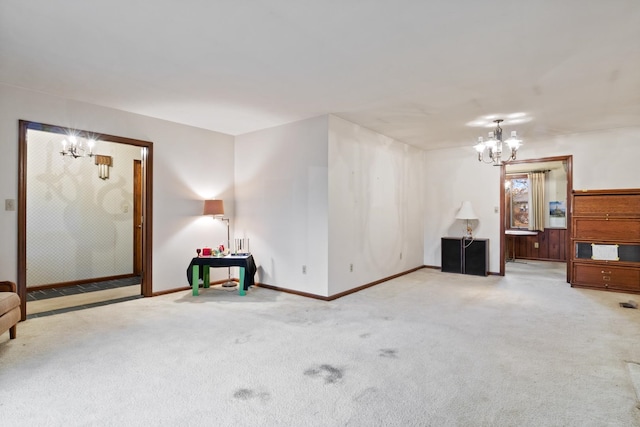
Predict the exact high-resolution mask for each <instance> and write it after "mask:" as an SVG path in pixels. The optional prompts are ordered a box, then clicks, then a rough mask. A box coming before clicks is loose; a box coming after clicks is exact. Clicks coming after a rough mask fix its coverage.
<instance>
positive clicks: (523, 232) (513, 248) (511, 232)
mask: <svg viewBox="0 0 640 427" xmlns="http://www.w3.org/2000/svg"><path fill="white" fill-rule="evenodd" d="M504 234H505V236H507V237H509V238H510V240H511V259H509V258H507V262H509V261H513V262H516V236H537V235H538V232H537V231H528V230H504Z"/></svg>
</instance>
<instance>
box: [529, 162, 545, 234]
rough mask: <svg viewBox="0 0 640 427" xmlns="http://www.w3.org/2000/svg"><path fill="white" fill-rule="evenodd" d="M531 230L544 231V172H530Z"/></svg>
mask: <svg viewBox="0 0 640 427" xmlns="http://www.w3.org/2000/svg"><path fill="white" fill-rule="evenodd" d="M527 175H528V177H529V197H530V199H531V203H529V206H530V207H531V208H530V209H529V230H532V231H544V212H545V210H544V208H545V206H544V172H529V173H528V174H527Z"/></svg>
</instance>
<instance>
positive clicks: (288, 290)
mask: <svg viewBox="0 0 640 427" xmlns="http://www.w3.org/2000/svg"><path fill="white" fill-rule="evenodd" d="M425 267H426V266H424V265H421V266H420V267H416V268H412V269H410V270H407V271H403V272H402V273H398V274H394V275H392V276H389V277H385V278H384V279H380V280H376V281H375V282H371V283H366V284H364V285H361V286H358V287H357V288H353V289H349V290H347V291H344V292H340V293H338V294H334V295H330V296H328V297H327V296H323V295H316V294H311V293H308V292H301V291H296V290H293V289H287V288H281V287H278V286H273V285H267V284H263V283H260V284H256V286H259V287H261V288H266V289H272V290H274V291H280V292H285V293H288V294H294V295H299V296H303V297H307V298H314V299H319V300H322V301H333V300H336V299H338V298H342V297H344V296H347V295H350V294H353V293H356V292H359V291H361V290H363V289H366V288H370V287H371V286H375V285H379V284H380V283H383V282H387V281H389V280H392V279H395V278H396V277H400V276H404V275H405V274H409V273H413V272H414V271H417V270H420V269H422V268H425Z"/></svg>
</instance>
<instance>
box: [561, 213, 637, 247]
mask: <svg viewBox="0 0 640 427" xmlns="http://www.w3.org/2000/svg"><path fill="white" fill-rule="evenodd" d="M573 236H574V238H575V239H580V240H590V239H599V240H623V241H624V240H626V241H631V240H640V220H637V219H613V220H606V219H598V218H576V217H574V218H573Z"/></svg>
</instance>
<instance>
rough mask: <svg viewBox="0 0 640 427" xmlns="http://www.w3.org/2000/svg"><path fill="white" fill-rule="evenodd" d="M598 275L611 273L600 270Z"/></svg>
mask: <svg viewBox="0 0 640 427" xmlns="http://www.w3.org/2000/svg"><path fill="white" fill-rule="evenodd" d="M600 274H611V272H610V271H604V270H602V271H600Z"/></svg>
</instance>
